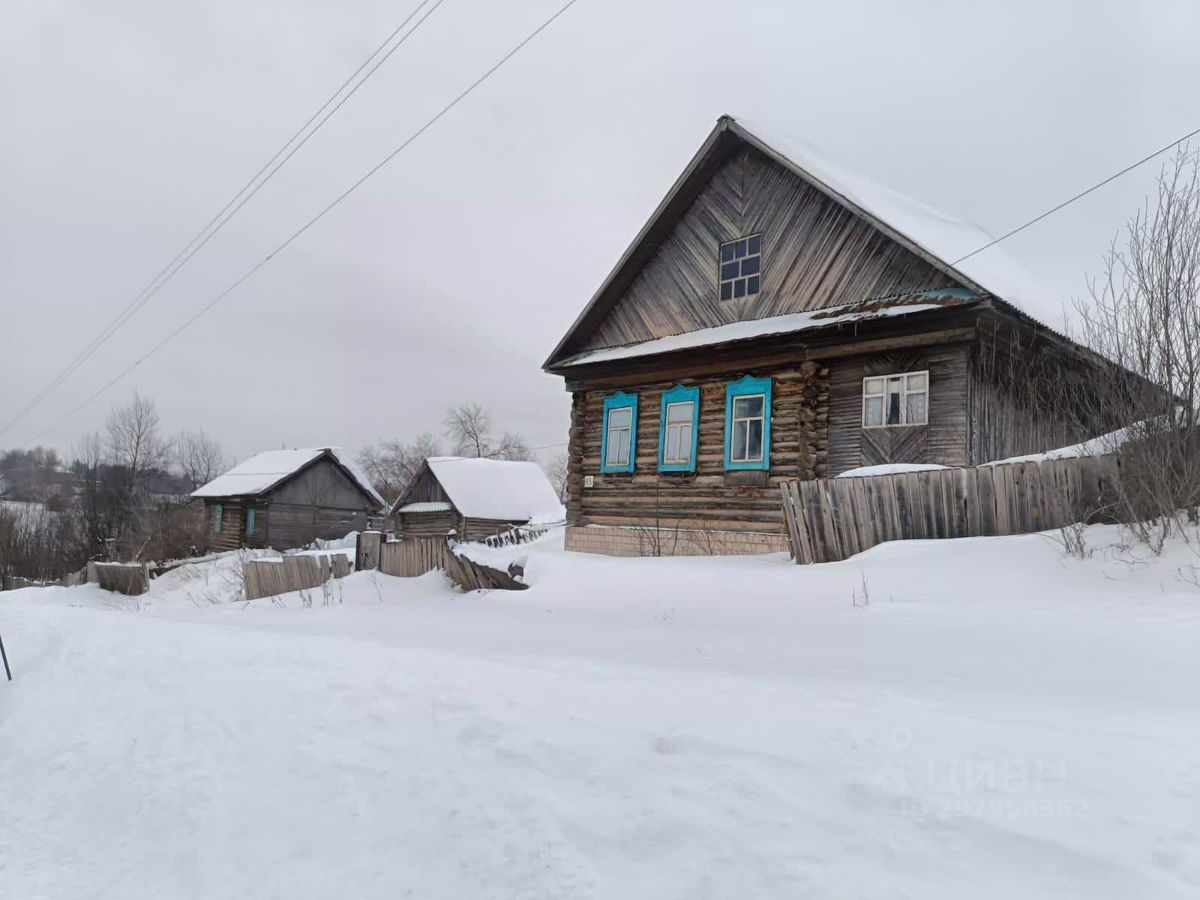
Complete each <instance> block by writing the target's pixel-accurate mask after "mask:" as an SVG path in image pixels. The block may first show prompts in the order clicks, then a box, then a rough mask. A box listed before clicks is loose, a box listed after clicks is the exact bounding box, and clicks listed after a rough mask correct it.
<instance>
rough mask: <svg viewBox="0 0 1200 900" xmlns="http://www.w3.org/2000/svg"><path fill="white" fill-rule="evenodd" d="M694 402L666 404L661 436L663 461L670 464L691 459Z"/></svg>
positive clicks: (676, 464) (683, 463) (681, 462)
mask: <svg viewBox="0 0 1200 900" xmlns="http://www.w3.org/2000/svg"><path fill="white" fill-rule="evenodd" d="M694 417H695V404H694V403H693V402H692V401H690V400H688V401H685V402H681V403H668V404H667V425H666V434H664V436H663V462H664V463H665V464H667V465H671V466H681V465H687V464H688V463H690V462H691V461H692V421H693V419H694Z"/></svg>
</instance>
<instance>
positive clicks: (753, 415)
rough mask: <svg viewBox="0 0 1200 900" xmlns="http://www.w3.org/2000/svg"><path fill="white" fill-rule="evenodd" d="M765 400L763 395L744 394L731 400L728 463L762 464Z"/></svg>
mask: <svg viewBox="0 0 1200 900" xmlns="http://www.w3.org/2000/svg"><path fill="white" fill-rule="evenodd" d="M766 399H767V398H766V395H764V394H746V395H743V396H741V397H734V398H733V413H732V416H731V417H730V419H731V421H730V428H731V429H732V433H731V436H730V442H729V461H730V462H733V463H753V462H762V458H763V424H764V422H765V421H766Z"/></svg>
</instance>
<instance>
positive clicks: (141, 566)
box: [87, 562, 150, 597]
mask: <svg viewBox="0 0 1200 900" xmlns="http://www.w3.org/2000/svg"><path fill="white" fill-rule="evenodd" d="M87 580H88V581H94V582H96V584H98V585H99V586H100V587H102V588H103V589H104V590H106V591H115V592H116V593H118V594H126V595H128V596H130V597H137V596H139V595H141V594H144V593H146V591H148V590H150V569H149V567H148V566H147V565H146V564H145V563H107V562H90V563H88V568H87Z"/></svg>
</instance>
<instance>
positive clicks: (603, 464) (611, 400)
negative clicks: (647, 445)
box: [600, 391, 638, 475]
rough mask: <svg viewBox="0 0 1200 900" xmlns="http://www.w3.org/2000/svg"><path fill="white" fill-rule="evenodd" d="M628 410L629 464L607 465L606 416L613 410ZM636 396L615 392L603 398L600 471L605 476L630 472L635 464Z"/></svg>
mask: <svg viewBox="0 0 1200 900" xmlns="http://www.w3.org/2000/svg"><path fill="white" fill-rule="evenodd" d="M626 408H628V409H630V410H632V412H631V413H630V416H629V462H628V463H627V464H625V465H616V466H610V465H609V464H608V415H609V413H611V412H612V411H613V410H614V409H626ZM637 425H638V395H637V394H626V393H625V392H624V391H617V392H616V393H615V394H612V395H611V396H608V397H605V398H604V422H603V423H602V428H601V432H600V471H601V472H602V473H604V474H605V475H607V474H610V473H615V472H632V471H633V466H634V463H635V462H637Z"/></svg>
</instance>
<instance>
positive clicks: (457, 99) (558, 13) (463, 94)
mask: <svg viewBox="0 0 1200 900" xmlns="http://www.w3.org/2000/svg"><path fill="white" fill-rule="evenodd" d="M577 2H579V0H568V2H567V3H565V4H563V5H562V6H561V7H559V9H558V10H557V11H556V12H555V13H554V14H553V15H551V16H550V17H549V18H548V19H546V20H545V21H544V22H542V24H541V25H539V26H538V27H537V28H535V29H534V30H533V31H531V32H530V33H529V34H527V35H526V36H525V37H524V38H523V39H522V40H521V41H520V42H519V43H518V44H517V45H516V46H515V47H513V48H512V49H511V50H509V51H508V53H506V54H505V55H504V56H502V57H501V58H500V60H499V61H498V62H496V63H495V64H494V65H493V66H492V67H491V68H490V69H488V70H487V71H486V72H484V73H483V74H482V75H480V76H479V77H478V78H476V79H475V80H474V81H473V82H471V84H470V85H468V86H467V88H466V89H465V90H463V91H462V92H461V93H460V94H458V95H457V96H456V97H455V98H454V99H453V100H451V101H450V102H449V103H447V104H446V105H445V106H443V107H442V108H441V109H440V110H439V111H438V112H437V113H436V114H434V116H433V117H432V118H430V119H429V120H428V121H426V122H425V124H424V125H422V126H421V127H420V128H418V129H417V130H416V131H414V132H413V133H412V134H411V135H409V136H408V137H407V138H406V139H405V140H404V141H403V142H402V143H401V144H400V145H399V146H398V147H396V148H395V149H394V150H392V151H391V152H390V153H389V154H388V155H387V156H385V157H384V158H383V159H381V160H380V161H379V162H378V163H376V164H375V165H374V166H372V167H371V168H370V169H368V170H367V171H366V173H365V174H363V175H362V176H361V177H360V178H359V179H358V180H357V181H355V182H354V183H353V184H351V185H350V187H348V188H346V190H344V191H342V193H340V194H339V195H338V196H337V197H335V198H334V199H333V200H332V201H331V202H330V203H329V204H328V205H326V206H325V207H324V208H323V209H322V210H321V211H320V212H318V213H317V214H316V215H315V216H313V217H312V218H311V219H309V220H308V221H307V222H306V223H304V224H303V225H302V226H300V228H298V229H297V230H296V231H294V232H293V233H292V234H291V235H290V236H289V237H288V238H287V239H286V240H284V241H283V243H281V244H280V245H279V246H277V247H276V248H275V249H274V250H272V251H271V252H270V253H268V254H267V255H266V256H264V257H263V258H262V259H260V260H259V261H258V262H257V263H255V264H254V265H253V266H251V267H250V268H249V269H248V270H247V271H246V272H245V273H244V274H242V276H241V277H240V278H238V279H237V280H236V281H235V282H233V284H231V285H230V286H229V287H227V288H226V289H225V290H223V291H221V293H219V294H217V295H216V296H215V297H213V299H212V300H210V301H209V302H208V303H206V304H205V305H204V306H202V307H200V309H199V310H197V311H196V313H194V314H193V315H192V316H191V317H190V318H188V319H187V320H186V321H184V322H183V324H182V325H180V326H179V327H178V328H176V329H175V330H174V331H171V332H170V333H169V334H167V335H166V337H164V338H163V339H162V340H160V341H159V342H158V343H157V344H155V345H154V346H153V347H151V348H150V349H149V350H148V351H146V353H144V354H143V355H142V356H140V357H139V358H138V359H136V360H135V361H134V362H133V363H132V364H131V365H129V366H128V367H126V368H125V369H124V370H122V371H121V372H120V373H119V374H118V375H117V376H116V377H114V378H112V379H111V380H109V381H108V382H106V383H105V384H104V385H103V386H102V387H101V388H100V389H99V390H97V391H96V392H95V393H94V394H92V395H91V396H89V397H88V398H87V399H86V400H84V401H83V402H82V403H80V404H79V405H78V406H76V407H75V408H74V409H72V410H71V411H70V412H68V413H67V414H66V415H65V416H63V417H62V418H60V419H58V420H57V421H56V422H54V423H53V424H52V425H50V426H49V427H47V428H44V429H42V431H40V432H38V434H37V435H36V436H35V437H34V440H35V441H36V440H38V439H40V438H41V437H42V436H43V435H45V434H46V433H47V432H50V431H53V430H54V429H55V428H57V427H58V426H59V425H61V424H62V423H63V422H65V421H67V420H68V419H70V418H71V417H72V416H74V415H75V414H76V413H78V412H79V411H80V410H82V409H83V408H84V407H86V406H88V405H89V404H91V403H92V402H93V401H94V400H95V399H96V398H98V397H99V396H100V395H101V394H103V393H104V392H105V391H107V390H108V389H109V388H111V387H112V386H113V385H114V384H116V383H117V382H118V381H120V380H121V379H122V378H124V377H125V376H126V375H128V374H129V373H130V372H132V371H133V370H134V369H136V368H137V367H138V366H140V365H141V364H142V363H144V362H145V361H146V360H147V359H149V358H150V357H151V356H153V355H154V354H155V353H157V352H158V351H159V350H160V349H162V347H163V346H165V345H166V344H167V343H169V342H170V341H172V340H173V339H174V338H175V337H177V336H178V335H179V334H180V333H182V332H183V331H184V330H186V329H187V328H189V327H190V326H191V325H192V324H193V323H194V322H195V321H196V320H197V319H199V318H200V317H201V316H203V315H204V314H205V313H206V312H208V311H209V310H210V309H212V308H213V307H214V306H216V305H217V304H218V303H220V302H221V301H222V300H224V299H225V298H226V297H228V296H229V295H230V294H232V293H233V292H234V291H236V290H237V289H238V288H239V287H241V285H242V284H244V283H245V282H246V281H247V280H249V279H250V278H251V277H253V276H254V274H255V273H257V272H258V271H259V269H261V268H263V266H265V265H266V264H267V263H269V262H270V261H271V260H272V259H274V258H275V256H276V255H278V254H279V253H281V252H282V251H283V250H285V249H287V247H288V246H290V245H291V244H292V243H293V242H294V241H295V240H296V239H297V238H298V237H300V236H301V235H302V234H304V233H305V232H306V231H308V230H309V229H310V228H312V226H314V225H316V224H317V222H319V221H320V220H321V219H323V218H324V217H325V216H326V214H328V213H329V212H330V211H331V210H332V209H333V208H334V207H336V206H338V205H339V204H340V203H341V202H342V201H343V200H345V199H346V198H347V197H349V196H350V195H351V194H352V193H354V192H355V191H356V190H358V188H359V187H361V186H362V185H363V184H364V183H365V182H366V181H367V180H368V179H369V178H371V177H372V176H373V175H374V174H375V173H376V172H378V171H379V170H380V169H382V168H383V167H384V166H386V165H387V164H388V163H390V162H391V161H392V160H393V159H395V158H396V157H397V156H399V155H400V153H401V152H402V151H403V150H404V149H405V148H406V147H408V146H409V145H410V144H411V143H412V142H413V141H415V140H416V139H417V138H419V137H420V136H421V135H422V134H424V133H425V132H426V131H428V130H429V129H430V128H432V127H433V125H434V124H435V123H437V121H438V120H439V119H441V118H442V116H444V115H446V113H448V112H450V110H452V109H454V107H456V106H458V104H459V103H461V102H462V101H463V100H465V99H466V98H467V97H468V96H469V95H470V94H471V93H472V92H473V91H474V90H475V89H476V88H477V87H479V86H480V85H481V84H483V83H484V82H485V81H487V80H488V79H489V78H490V77H491V76H492V75H493V74H495V73H496V71H497V70H499V69H500V68H501V67H502V66H503V65H504V64H505V63H507V62H508V61H509V60H510V59H512V58H513V57H514V56H516V55H517V53H519V52H520V51H521V50H522V49H524V47H525V46H526V45H527V44H528V43H529V42H530V41H532V40H533V39H534V38H536V37H537V36H538V35H539V34H541V33H542V32H543V31H545V30H546V29H547V28H549V27H550V25H551V24H552V23H553V22H554V21H555V20H556V19H558V17H559V16H561V15H562V14H563V13H565V12H566V11H567V10H568V9H570V8H571V7H572V6H574V5H575V4H576V3H577Z"/></svg>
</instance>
